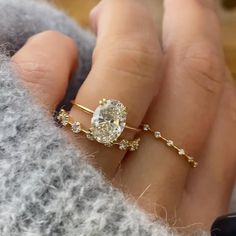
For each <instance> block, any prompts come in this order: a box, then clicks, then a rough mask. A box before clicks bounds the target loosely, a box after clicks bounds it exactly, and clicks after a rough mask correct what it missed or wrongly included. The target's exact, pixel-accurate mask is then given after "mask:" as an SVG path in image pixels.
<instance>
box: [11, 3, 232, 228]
mask: <svg viewBox="0 0 236 236" xmlns="http://www.w3.org/2000/svg"><path fill="white" fill-rule="evenodd" d="M92 22H93V28H94V29H95V30H96V32H97V36H98V38H97V45H96V48H95V51H94V57H93V67H92V70H91V72H90V74H89V76H88V78H87V79H86V81H85V83H84V84H83V86H82V88H81V89H80V90H79V92H78V94H77V97H76V101H79V103H80V104H83V105H85V106H87V107H89V108H91V109H95V108H96V107H97V103H98V101H99V100H101V99H102V98H114V99H118V100H120V101H122V102H123V103H124V104H125V106H126V107H127V108H128V123H129V124H131V125H132V126H135V127H137V126H139V125H140V124H141V123H143V122H144V123H146V122H147V123H150V124H151V126H152V127H153V128H155V129H157V130H159V131H161V132H162V133H163V134H165V136H167V137H168V138H170V139H172V140H174V142H175V143H176V144H177V145H178V146H180V147H183V148H184V149H185V150H186V151H187V152H188V153H190V154H191V155H192V156H194V157H195V158H196V159H197V160H198V162H199V167H198V168H197V169H191V168H190V167H189V165H187V164H186V163H185V162H184V161H183V160H182V159H181V158H180V157H179V156H178V155H177V154H176V153H175V152H173V151H172V150H171V149H169V148H168V147H167V146H166V145H164V144H163V143H161V142H157V141H156V140H155V139H153V137H152V136H149V135H147V134H142V135H141V136H142V137H141V138H142V143H141V146H140V148H139V150H138V151H136V152H134V153H123V152H121V151H120V150H118V149H117V148H111V149H109V148H107V147H104V146H102V145H99V144H97V143H95V142H92V143H91V142H90V141H88V140H87V139H82V138H80V139H79V140H78V139H76V138H74V140H75V141H76V142H78V143H79V145H81V146H82V148H83V150H85V152H86V153H96V154H94V155H93V156H92V157H91V158H90V161H91V162H92V163H93V164H94V165H95V166H96V167H97V168H100V169H101V170H102V171H103V173H104V174H105V175H106V176H107V178H108V179H110V180H112V181H113V183H114V185H115V186H118V187H119V188H120V189H121V190H122V191H123V192H124V193H125V194H127V195H128V196H129V197H132V198H133V199H134V200H135V201H136V202H137V203H138V204H139V205H140V206H141V207H142V208H143V209H144V210H146V211H147V212H149V213H151V214H154V215H155V216H162V217H164V218H166V219H167V220H168V221H169V223H170V224H171V225H173V226H188V225H191V224H195V226H196V228H198V227H199V228H209V227H210V224H211V223H212V222H213V219H214V218H215V217H217V216H218V215H221V214H223V213H225V212H226V211H227V208H228V205H229V199H230V195H231V191H232V188H233V184H234V180H235V168H236V146H235V144H234V142H235V141H234V140H235V138H236V105H235V103H234V101H235V99H236V88H235V82H234V81H233V79H232V77H231V75H230V73H229V72H228V70H227V69H226V66H225V61H224V54H223V49H222V45H221V40H220V25H219V19H218V16H217V11H216V6H215V1H213V0H205V1H202V0H198V1H197V0H189V1H185V0H176V1H171V0H165V16H164V23H163V39H162V42H159V40H158V33H157V32H158V30H157V25H156V24H155V22H154V20H153V16H152V14H151V11H150V8H149V1H143V0H109V1H108V0H103V1H102V2H101V3H100V4H99V5H98V7H97V8H96V9H95V10H94V11H93V13H92ZM55 42H57V44H55ZM75 51H76V46H75V44H74V43H73V42H72V41H71V40H70V39H69V38H67V37H66V36H64V35H61V34H59V33H55V32H45V33H42V34H40V35H37V36H34V37H33V38H32V39H31V40H29V41H28V42H27V43H26V45H25V46H24V47H23V48H22V49H21V50H20V51H19V52H18V53H17V54H16V55H15V56H14V57H13V58H12V61H13V62H14V63H16V64H17V65H19V66H20V68H21V73H22V78H23V80H24V81H25V82H26V86H28V87H29V89H30V90H31V91H37V95H36V97H37V98H38V99H41V101H42V102H43V103H45V101H46V102H47V104H48V105H49V106H50V107H51V108H55V105H56V104H57V103H58V102H59V101H60V99H61V98H62V97H63V95H64V93H65V89H66V85H67V82H68V79H69V77H70V74H71V72H72V71H73V69H74V67H75V65H76V61H77V60H76V55H75ZM55 58H56V59H57V60H55ZM33 93H34V92H33ZM45 97H46V99H45ZM70 114H71V116H73V117H74V118H75V119H77V118H78V119H79V120H80V121H81V122H82V123H83V124H85V125H87V126H88V125H89V119H88V116H87V115H86V114H84V113H83V112H81V111H79V110H78V109H76V108H72V110H71V112H70ZM126 137H127V138H132V137H133V136H132V135H129V134H127V136H126ZM193 228H194V227H192V228H191V229H193Z"/></svg>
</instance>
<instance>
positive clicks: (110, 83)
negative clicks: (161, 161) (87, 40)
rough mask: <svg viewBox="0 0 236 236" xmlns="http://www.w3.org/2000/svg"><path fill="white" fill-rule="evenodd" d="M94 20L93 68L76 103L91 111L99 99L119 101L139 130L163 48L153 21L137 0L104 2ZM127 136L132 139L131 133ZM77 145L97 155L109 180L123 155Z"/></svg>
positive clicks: (76, 114) (76, 113)
mask: <svg viewBox="0 0 236 236" xmlns="http://www.w3.org/2000/svg"><path fill="white" fill-rule="evenodd" d="M96 17H97V20H96V21H97V23H96V24H97V26H96V27H94V28H96V29H97V34H98V35H97V36H98V38H97V45H96V48H95V50H94V55H93V66H92V70H91V72H90V74H89V76H88V78H87V79H86V81H85V83H84V84H83V86H82V87H81V89H80V90H79V92H78V94H77V97H76V103H79V104H81V105H83V106H85V107H87V108H90V109H92V110H94V109H95V108H96V107H97V106H98V102H99V100H101V99H103V98H106V99H116V100H119V101H121V102H122V103H123V104H124V105H125V106H126V107H127V110H128V117H127V119H128V120H127V123H129V125H131V126H133V127H138V126H139V125H140V123H141V122H142V120H143V118H144V115H145V113H146V112H147V109H148V107H149V105H150V103H151V101H152V99H153V97H154V96H155V94H156V93H157V87H158V79H157V74H158V72H159V71H160V60H161V50H160V46H159V44H158V36H157V33H156V31H157V29H156V26H155V23H154V20H153V18H152V17H151V16H150V10H149V8H148V7H147V5H146V3H144V2H143V1H136V0H128V1H127V0H112V1H106V0H105V1H102V2H101V5H100V7H99V12H96ZM127 22H129V23H128V24H127ZM137 25H138V27H137ZM70 115H71V116H72V117H73V119H75V120H79V121H81V123H82V124H83V125H84V126H86V127H89V126H90V119H91V117H90V118H89V116H88V115H87V114H85V113H84V112H82V111H80V110H79V109H78V108H77V107H75V106H74V107H73V108H72V110H71V112H70ZM126 138H127V139H133V138H134V134H131V135H128V134H127V136H126ZM88 142H89V143H88ZM79 143H81V144H82V145H83V147H84V146H85V147H86V148H85V150H86V152H87V151H89V152H90V153H91V152H94V153H96V154H95V155H94V158H93V160H94V164H95V165H97V166H98V167H101V168H102V170H103V172H104V173H105V175H107V176H113V174H114V173H115V171H116V169H117V166H118V165H119V163H120V161H121V160H122V158H123V157H124V155H125V152H122V151H121V150H118V148H116V147H114V148H110V149H109V148H107V147H104V146H103V145H100V144H97V143H95V142H94V145H91V143H90V141H88V140H87V139H85V138H84V139H80V141H79ZM87 144H89V145H87ZM111 156H112V158H111Z"/></svg>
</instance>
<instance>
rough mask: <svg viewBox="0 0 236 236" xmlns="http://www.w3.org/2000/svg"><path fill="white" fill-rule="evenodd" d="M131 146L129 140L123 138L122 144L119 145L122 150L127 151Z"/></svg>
mask: <svg viewBox="0 0 236 236" xmlns="http://www.w3.org/2000/svg"><path fill="white" fill-rule="evenodd" d="M128 147H129V142H128V141H127V140H122V141H121V142H120V146H119V149H120V150H122V151H126V150H127V149H128Z"/></svg>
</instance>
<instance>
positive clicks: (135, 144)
mask: <svg viewBox="0 0 236 236" xmlns="http://www.w3.org/2000/svg"><path fill="white" fill-rule="evenodd" d="M57 120H58V121H59V122H60V123H61V124H62V125H63V126H64V127H67V126H70V127H71V130H72V131H73V133H75V134H79V133H84V134H85V135H86V137H87V139H89V140H91V141H94V140H95V138H94V136H93V129H92V128H91V129H89V130H84V129H83V128H82V125H81V123H80V122H79V121H73V122H72V119H71V117H70V115H69V114H68V112H66V111H65V110H64V109H61V110H60V112H59V113H58V115H57ZM139 143H140V138H138V139H135V140H133V141H129V140H126V139H123V140H121V141H120V142H118V141H116V142H113V143H106V144H104V145H105V146H106V147H112V146H114V145H118V146H119V149H120V150H122V151H132V152H133V151H136V150H137V149H138V148H139Z"/></svg>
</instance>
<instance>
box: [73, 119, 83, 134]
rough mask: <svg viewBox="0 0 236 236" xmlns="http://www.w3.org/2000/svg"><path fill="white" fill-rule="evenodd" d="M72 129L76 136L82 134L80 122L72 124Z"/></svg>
mask: <svg viewBox="0 0 236 236" xmlns="http://www.w3.org/2000/svg"><path fill="white" fill-rule="evenodd" d="M71 129H72V131H73V132H74V133H75V134H78V133H80V132H81V124H80V122H78V121H76V122H74V123H73V124H72V126H71Z"/></svg>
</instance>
